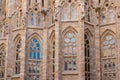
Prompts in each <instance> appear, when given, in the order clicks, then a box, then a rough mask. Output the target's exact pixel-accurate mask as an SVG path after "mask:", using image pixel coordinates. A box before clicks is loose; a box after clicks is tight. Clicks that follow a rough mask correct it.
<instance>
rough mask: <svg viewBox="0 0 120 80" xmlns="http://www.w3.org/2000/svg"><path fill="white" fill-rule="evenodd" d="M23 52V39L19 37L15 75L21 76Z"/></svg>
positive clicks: (16, 44)
mask: <svg viewBox="0 0 120 80" xmlns="http://www.w3.org/2000/svg"><path fill="white" fill-rule="evenodd" d="M21 50H22V39H21V37H20V36H17V38H16V42H15V53H16V54H15V74H20V70H21V69H20V66H21V56H20V55H21Z"/></svg>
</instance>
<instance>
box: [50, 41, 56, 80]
mask: <svg viewBox="0 0 120 80" xmlns="http://www.w3.org/2000/svg"><path fill="white" fill-rule="evenodd" d="M50 65H51V66H50V79H51V80H55V41H53V42H52V46H51V55H50Z"/></svg>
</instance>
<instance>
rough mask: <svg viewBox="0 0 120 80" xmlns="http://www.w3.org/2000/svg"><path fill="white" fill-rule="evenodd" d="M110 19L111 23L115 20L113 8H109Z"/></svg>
mask: <svg viewBox="0 0 120 80" xmlns="http://www.w3.org/2000/svg"><path fill="white" fill-rule="evenodd" d="M107 12H108V19H109V21H110V22H113V21H114V20H115V14H114V8H113V7H112V6H110V7H108V11H107Z"/></svg>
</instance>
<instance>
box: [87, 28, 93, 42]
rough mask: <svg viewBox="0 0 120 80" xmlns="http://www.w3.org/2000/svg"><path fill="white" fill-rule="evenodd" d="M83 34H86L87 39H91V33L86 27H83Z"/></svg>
mask: <svg viewBox="0 0 120 80" xmlns="http://www.w3.org/2000/svg"><path fill="white" fill-rule="evenodd" d="M85 34H86V35H88V38H89V40H90V41H91V39H92V37H93V34H92V33H91V31H90V30H89V29H88V28H87V29H85Z"/></svg>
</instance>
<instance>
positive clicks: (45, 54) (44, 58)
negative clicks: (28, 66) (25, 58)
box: [41, 28, 48, 80]
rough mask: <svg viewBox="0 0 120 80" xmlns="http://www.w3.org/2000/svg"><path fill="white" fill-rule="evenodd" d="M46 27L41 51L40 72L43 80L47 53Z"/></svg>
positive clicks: (45, 72)
mask: <svg viewBox="0 0 120 80" xmlns="http://www.w3.org/2000/svg"><path fill="white" fill-rule="evenodd" d="M47 31H48V30H47V28H44V30H43V32H44V37H43V52H41V53H42V58H43V61H42V63H43V64H42V73H43V74H41V76H42V77H43V80H47V54H48V47H47V46H48V45H47V44H48V43H47V40H48V39H47Z"/></svg>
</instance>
